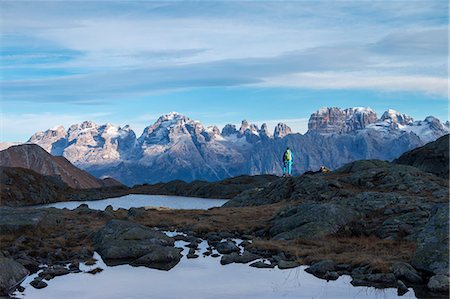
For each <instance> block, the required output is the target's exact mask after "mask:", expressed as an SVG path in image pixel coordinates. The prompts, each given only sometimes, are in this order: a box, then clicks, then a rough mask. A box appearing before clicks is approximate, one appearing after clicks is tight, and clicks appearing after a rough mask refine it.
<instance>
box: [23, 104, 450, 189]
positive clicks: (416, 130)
mask: <svg viewBox="0 0 450 299" xmlns="http://www.w3.org/2000/svg"><path fill="white" fill-rule="evenodd" d="M449 131H450V123H449V122H448V121H447V122H446V123H445V124H442V123H441V122H440V121H439V120H438V119H437V118H435V117H432V116H429V117H427V118H425V120H423V121H414V120H413V118H412V117H410V116H408V115H405V114H402V113H399V112H397V111H394V110H387V111H386V112H384V113H383V114H382V116H381V117H378V116H377V114H376V113H375V111H373V110H372V109H370V108H362V107H354V108H348V109H340V108H336V107H333V108H322V109H319V110H317V111H316V112H315V113H313V114H312V115H311V117H310V119H309V122H308V131H307V133H305V134H299V133H293V132H292V130H291V128H290V127H289V126H287V125H286V124H284V123H279V124H278V125H277V126H276V127H275V130H274V132H273V133H272V132H269V130H268V127H267V125H266V124H262V126H261V127H259V126H257V125H255V124H250V123H248V122H247V121H245V120H244V121H242V124H241V126H240V127H239V128H238V127H236V126H235V125H231V124H228V125H226V126H224V128H223V129H222V130H220V129H219V128H218V127H217V126H209V127H205V126H203V125H202V124H201V123H200V122H198V121H195V120H192V119H190V118H188V117H186V116H183V115H181V114H178V113H176V112H172V113H169V114H166V115H163V116H161V117H160V118H159V119H158V120H157V121H156V122H155V123H154V124H153V125H151V126H148V127H146V128H145V129H144V132H143V133H142V135H141V136H139V137H137V136H136V134H135V132H134V131H133V130H132V129H131V128H130V127H129V126H128V125H127V126H125V127H116V126H113V125H111V124H106V125H97V124H95V123H93V122H91V121H85V122H83V123H81V124H75V125H72V126H70V127H69V128H68V129H67V130H66V129H65V128H64V127H62V126H59V127H57V128H54V129H49V130H47V131H45V132H37V133H35V134H34V135H33V136H31V138H30V139H29V140H28V143H34V144H38V145H39V146H41V147H42V148H44V149H45V150H46V151H47V152H49V153H51V154H52V155H54V156H64V157H65V158H67V159H68V160H69V161H70V162H72V163H73V164H74V165H76V166H77V167H80V168H81V169H84V170H86V171H88V172H89V173H91V174H92V175H94V176H96V177H99V178H103V177H112V178H114V179H116V180H119V181H121V182H123V183H125V184H127V185H134V184H139V183H156V182H167V181H171V180H175V179H180V180H184V181H187V182H190V181H193V180H206V181H216V180H221V179H224V178H227V177H233V176H238V175H242V174H249V175H254V174H281V161H280V160H281V157H282V154H283V152H284V150H285V148H286V147H287V146H289V147H290V148H291V149H292V150H293V151H294V153H295V156H296V160H295V162H294V173H296V174H299V173H303V172H305V171H308V170H317V169H319V168H320V166H326V167H328V168H330V169H336V168H338V167H340V166H342V165H344V164H346V163H348V162H351V161H354V160H361V159H380V160H389V161H391V160H393V159H396V158H398V157H399V156H400V155H401V154H403V153H404V152H406V151H409V150H411V149H414V148H417V147H419V146H422V145H424V144H426V143H428V142H430V141H434V140H436V139H437V138H439V137H441V136H443V135H445V134H448V133H449Z"/></svg>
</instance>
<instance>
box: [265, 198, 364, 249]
mask: <svg viewBox="0 0 450 299" xmlns="http://www.w3.org/2000/svg"><path fill="white" fill-rule="evenodd" d="M355 218H356V213H355V212H354V211H353V210H351V209H349V208H346V207H342V206H339V205H336V204H332V203H303V204H299V205H297V206H296V207H293V208H288V209H287V210H284V211H282V212H280V213H279V214H278V215H277V216H275V218H274V219H273V220H272V224H273V225H272V228H271V229H270V235H272V236H273V238H274V239H276V240H291V239H296V238H307V239H314V238H320V237H325V236H327V235H331V234H334V233H336V232H337V231H338V230H339V229H340V228H341V227H342V226H344V225H345V224H347V223H349V222H350V221H352V220H353V219H355Z"/></svg>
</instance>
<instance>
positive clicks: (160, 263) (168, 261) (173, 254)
mask: <svg viewBox="0 0 450 299" xmlns="http://www.w3.org/2000/svg"><path fill="white" fill-rule="evenodd" d="M181 251H182V249H181V248H175V247H168V246H160V245H154V246H152V247H150V248H149V252H150V253H148V254H146V255H144V256H142V257H140V258H138V259H136V260H134V261H133V262H131V263H130V264H131V265H132V266H145V267H148V268H153V269H158V270H170V269H172V268H173V267H175V266H176V264H178V262H179V261H180V259H181Z"/></svg>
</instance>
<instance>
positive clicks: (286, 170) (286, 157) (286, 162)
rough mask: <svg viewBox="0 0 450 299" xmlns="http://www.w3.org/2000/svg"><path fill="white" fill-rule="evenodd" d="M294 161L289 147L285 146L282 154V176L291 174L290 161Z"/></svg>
mask: <svg viewBox="0 0 450 299" xmlns="http://www.w3.org/2000/svg"><path fill="white" fill-rule="evenodd" d="M293 162H294V154H293V153H292V151H291V150H290V148H289V147H288V148H286V151H285V152H284V154H283V176H291V175H292V163H293Z"/></svg>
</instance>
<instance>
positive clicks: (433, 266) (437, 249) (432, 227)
mask: <svg viewBox="0 0 450 299" xmlns="http://www.w3.org/2000/svg"><path fill="white" fill-rule="evenodd" d="M448 248H449V207H448V204H440V205H436V206H434V207H433V210H432V212H431V216H430V218H429V220H428V222H427V223H426V225H425V226H424V227H423V229H422V231H421V232H420V234H419V236H418V238H417V248H416V253H415V255H414V257H413V259H412V263H411V264H412V265H413V266H414V267H415V268H416V269H420V270H422V271H427V272H429V273H434V274H444V275H447V276H448V271H449V262H448V261H449V253H448Z"/></svg>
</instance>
